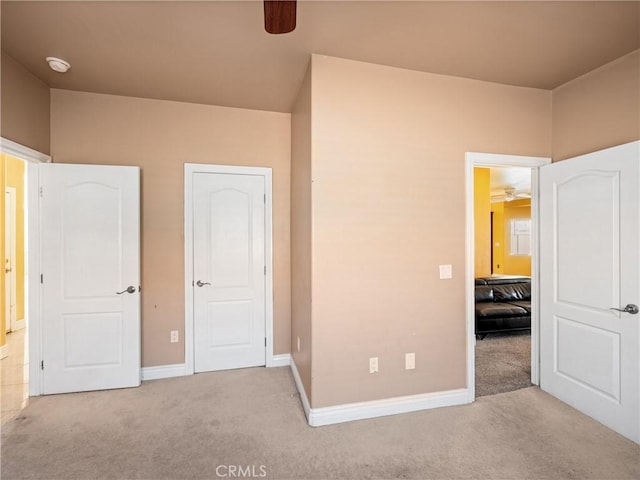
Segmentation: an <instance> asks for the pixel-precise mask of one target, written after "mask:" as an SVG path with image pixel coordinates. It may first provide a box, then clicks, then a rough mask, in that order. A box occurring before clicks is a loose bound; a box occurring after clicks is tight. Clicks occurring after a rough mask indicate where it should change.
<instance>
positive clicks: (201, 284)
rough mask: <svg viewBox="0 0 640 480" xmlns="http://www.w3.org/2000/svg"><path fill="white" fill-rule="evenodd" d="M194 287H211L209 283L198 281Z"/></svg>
mask: <svg viewBox="0 0 640 480" xmlns="http://www.w3.org/2000/svg"><path fill="white" fill-rule="evenodd" d="M196 285H197V286H199V287H204V286H205V285H211V284H210V283H209V282H203V281H202V280H198V281H197V282H196Z"/></svg>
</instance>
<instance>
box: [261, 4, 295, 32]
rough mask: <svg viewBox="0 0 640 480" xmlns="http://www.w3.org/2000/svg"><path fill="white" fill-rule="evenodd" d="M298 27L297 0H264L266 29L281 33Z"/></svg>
mask: <svg viewBox="0 0 640 480" xmlns="http://www.w3.org/2000/svg"><path fill="white" fill-rule="evenodd" d="M295 28H296V0H264V29H265V30H266V31H267V32H268V33H272V34H275V35H279V34H282V33H289V32H293V30H294V29H295Z"/></svg>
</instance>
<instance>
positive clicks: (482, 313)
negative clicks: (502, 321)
mask: <svg viewBox="0 0 640 480" xmlns="http://www.w3.org/2000/svg"><path fill="white" fill-rule="evenodd" d="M529 315H530V314H529V312H527V310H526V309H524V308H522V307H519V306H517V305H512V304H509V303H500V302H481V303H476V318H478V319H481V318H502V317H527V316H529Z"/></svg>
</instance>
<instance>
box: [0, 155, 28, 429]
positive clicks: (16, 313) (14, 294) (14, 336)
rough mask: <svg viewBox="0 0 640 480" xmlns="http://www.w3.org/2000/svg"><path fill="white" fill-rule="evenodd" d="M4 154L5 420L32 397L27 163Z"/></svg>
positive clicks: (3, 340)
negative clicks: (28, 324)
mask: <svg viewBox="0 0 640 480" xmlns="http://www.w3.org/2000/svg"><path fill="white" fill-rule="evenodd" d="M1 156H2V165H1V167H0V168H2V183H3V187H4V188H3V190H4V192H3V206H2V213H3V215H2V225H3V235H2V237H3V238H2V240H3V248H2V251H3V258H4V262H3V263H4V275H3V288H2V293H1V294H2V300H3V301H2V305H3V307H2V308H3V312H2V318H3V320H2V330H3V332H2V342H1V345H2V346H1V347H0V350H1V352H2V354H1V355H0V356H1V357H2V360H1V363H0V368H1V369H2V387H1V388H2V399H3V401H2V423H4V422H5V421H7V420H9V419H11V418H13V417H14V416H15V415H17V414H18V413H19V411H20V410H21V409H22V408H24V407H25V406H26V404H27V401H28V397H29V383H28V381H29V358H28V347H27V342H28V335H27V332H26V330H27V329H26V328H25V327H26V319H27V312H28V276H27V268H26V267H27V261H28V248H27V238H26V235H25V233H26V225H27V220H28V195H27V185H28V181H27V165H26V162H24V161H23V160H21V159H20V158H17V157H14V156H12V155H8V154H5V153H4V152H3V153H2V154H1Z"/></svg>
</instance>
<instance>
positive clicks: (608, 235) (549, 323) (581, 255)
mask: <svg viewBox="0 0 640 480" xmlns="http://www.w3.org/2000/svg"><path fill="white" fill-rule="evenodd" d="M639 164H640V142H633V143H628V144H625V145H621V146H618V147H613V148H609V149H606V150H602V151H599V152H595V153H591V154H588V155H583V156H580V157H576V158H573V159H569V160H564V161H562V162H558V163H554V164H552V165H548V166H545V167H542V168H541V169H540V219H541V222H540V245H541V248H540V327H541V330H540V345H541V348H540V362H541V363H540V367H541V370H540V386H541V387H542V389H543V390H545V391H547V392H549V393H550V394H552V395H554V396H556V397H558V398H559V399H560V400H562V401H564V402H566V403H568V404H570V405H572V406H573V407H575V408H577V409H578V410H580V411H582V412H583V413H585V414H587V415H589V416H591V417H593V418H594V419H596V420H598V421H599V422H601V423H603V424H605V425H607V426H608V427H610V428H612V429H613V430H615V431H616V432H618V433H620V434H622V435H624V436H625V437H628V438H630V439H632V440H634V441H635V442H640V417H639V412H640V404H639V397H640V394H639V388H640V385H639V381H640V357H639V354H638V351H639V347H640V345H639V344H640V337H639V334H640V328H639V327H640V315H638V314H637V307H636V305H638V303H640V281H639V276H640V273H639V272H640V256H639V251H640V237H639V233H638V232H639V223H640V214H639V208H640V199H639V195H638V187H639V183H640V182H639V180H640V172H639V168H638V165H639ZM616 309H617V310H616ZM621 310H623V311H621Z"/></svg>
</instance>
